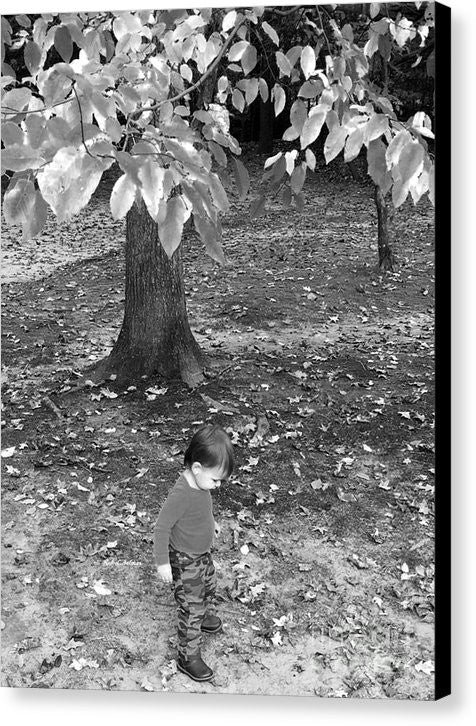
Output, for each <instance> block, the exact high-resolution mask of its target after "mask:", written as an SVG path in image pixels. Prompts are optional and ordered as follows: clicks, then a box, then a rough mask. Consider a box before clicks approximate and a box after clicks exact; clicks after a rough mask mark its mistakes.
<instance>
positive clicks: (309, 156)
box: [306, 149, 316, 171]
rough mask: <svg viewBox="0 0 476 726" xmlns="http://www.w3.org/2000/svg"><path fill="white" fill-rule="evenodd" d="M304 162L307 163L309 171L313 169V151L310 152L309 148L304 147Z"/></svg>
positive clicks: (314, 164)
mask: <svg viewBox="0 0 476 726" xmlns="http://www.w3.org/2000/svg"><path fill="white" fill-rule="evenodd" d="M306 164H307V165H308V167H309V169H310V170H311V171H314V170H315V168H316V157H315V156H314V152H312V151H311V149H306Z"/></svg>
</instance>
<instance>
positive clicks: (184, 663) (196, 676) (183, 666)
mask: <svg viewBox="0 0 476 726" xmlns="http://www.w3.org/2000/svg"><path fill="white" fill-rule="evenodd" d="M177 668H178V669H179V671H181V672H182V673H185V675H187V676H189V678H192V680H194V681H209V680H210V679H211V678H213V671H212V669H211V668H210V667H209V666H207V664H206V663H204V662H203V660H202V657H201V655H200V653H198V654H197V655H190V656H189V657H188V658H186V659H185V658H182V656H179V658H178V660H177Z"/></svg>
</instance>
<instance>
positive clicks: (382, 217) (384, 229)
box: [374, 184, 394, 272]
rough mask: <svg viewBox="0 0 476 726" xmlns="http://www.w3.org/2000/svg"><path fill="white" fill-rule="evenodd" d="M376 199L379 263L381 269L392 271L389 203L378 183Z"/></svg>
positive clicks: (392, 256) (375, 190)
mask: <svg viewBox="0 0 476 726" xmlns="http://www.w3.org/2000/svg"><path fill="white" fill-rule="evenodd" d="M374 199H375V205H376V207H377V221H378V264H379V268H380V269H381V270H384V271H387V270H388V271H390V272H392V271H393V265H394V255H393V250H392V245H391V243H390V238H389V234H388V210H387V203H386V201H385V197H384V195H383V193H382V190H381V188H380V187H379V186H378V184H376V185H375V188H374Z"/></svg>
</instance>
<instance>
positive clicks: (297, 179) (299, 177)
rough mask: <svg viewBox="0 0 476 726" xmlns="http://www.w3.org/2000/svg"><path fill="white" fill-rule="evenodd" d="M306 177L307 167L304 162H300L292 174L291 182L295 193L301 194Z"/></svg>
mask: <svg viewBox="0 0 476 726" xmlns="http://www.w3.org/2000/svg"><path fill="white" fill-rule="evenodd" d="M305 179H306V167H305V166H304V164H300V165H299V166H297V167H296V168H295V169H294V171H293V173H292V174H291V180H290V184H291V189H292V190H293V192H294V194H299V192H300V191H301V189H302V187H303V185H304V180H305Z"/></svg>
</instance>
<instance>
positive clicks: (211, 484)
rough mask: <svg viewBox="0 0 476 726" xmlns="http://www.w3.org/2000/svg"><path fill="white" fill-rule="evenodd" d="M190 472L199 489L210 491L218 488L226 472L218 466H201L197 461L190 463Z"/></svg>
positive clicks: (224, 478) (223, 480)
mask: <svg viewBox="0 0 476 726" xmlns="http://www.w3.org/2000/svg"><path fill="white" fill-rule="evenodd" d="M192 474H193V476H194V479H195V483H196V485H197V487H198V488H199V489H203V490H204V491H211V490H212V489H218V487H219V486H220V484H223V482H225V481H226V479H227V477H226V473H225V472H224V471H223V469H222V468H221V467H220V466H213V467H208V466H203V465H202V464H200V463H199V462H198V461H195V462H194V463H193V464H192Z"/></svg>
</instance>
